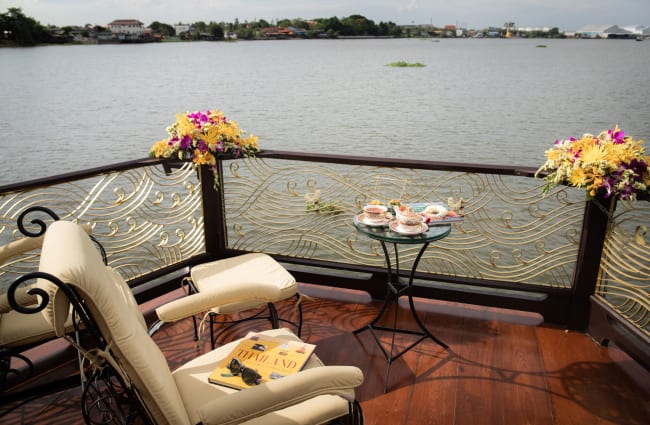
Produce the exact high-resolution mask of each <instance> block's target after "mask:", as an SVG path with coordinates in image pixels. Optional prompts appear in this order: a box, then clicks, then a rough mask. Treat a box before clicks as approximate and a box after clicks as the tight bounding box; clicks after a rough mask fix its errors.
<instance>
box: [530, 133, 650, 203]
mask: <svg viewBox="0 0 650 425" xmlns="http://www.w3.org/2000/svg"><path fill="white" fill-rule="evenodd" d="M642 144H643V141H642V140H635V139H634V138H633V137H632V136H628V135H626V134H625V132H623V131H621V129H620V128H619V127H618V126H616V127H615V128H614V129H613V130H612V129H610V130H606V131H603V132H601V133H600V134H599V135H598V136H594V135H593V134H585V135H583V136H582V137H581V138H580V139H575V138H573V137H572V138H569V139H566V140H556V141H555V144H554V146H553V148H551V149H549V150H547V151H546V158H547V160H546V162H545V163H544V165H542V166H541V167H540V168H539V169H538V170H537V173H536V174H535V176H536V177H537V176H539V175H540V174H542V173H546V177H545V178H546V186H545V187H544V190H543V193H544V194H546V193H548V191H549V190H551V189H552V188H553V187H555V186H557V185H560V184H569V185H571V186H574V187H579V188H584V189H585V190H586V191H587V196H588V198H590V199H591V198H593V197H595V196H597V195H602V196H603V197H604V198H606V199H608V198H610V197H611V196H614V197H615V198H617V199H620V200H631V201H634V200H636V198H637V195H639V194H646V195H647V194H648V193H649V192H648V191H649V189H650V175H649V174H648V162H649V161H650V157H648V156H645V155H644V153H645V150H644V148H643V146H642Z"/></svg>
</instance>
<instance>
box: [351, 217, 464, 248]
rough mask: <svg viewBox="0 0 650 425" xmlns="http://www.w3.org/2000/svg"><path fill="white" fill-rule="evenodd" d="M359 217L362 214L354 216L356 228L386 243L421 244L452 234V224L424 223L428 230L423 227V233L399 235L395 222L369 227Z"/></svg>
mask: <svg viewBox="0 0 650 425" xmlns="http://www.w3.org/2000/svg"><path fill="white" fill-rule="evenodd" d="M359 215H361V214H355V216H354V219H353V223H354V227H356V228H357V230H359V231H360V232H361V233H364V234H366V235H368V236H369V237H370V238H372V239H377V240H379V241H384V242H392V243H400V244H421V243H426V242H433V241H436V240H438V239H442V238H444V237H445V236H447V235H448V234H449V232H451V224H436V225H433V226H428V225H427V224H424V223H423V226H426V227H427V230H426V231H425V230H424V227H423V228H422V233H418V234H415V235H410V234H404V233H398V232H397V231H396V230H393V229H395V224H394V222H390V221H386V222H385V223H382V224H378V225H367V224H364V223H363V222H361V221H359ZM391 223H392V224H391ZM391 228H392V229H391Z"/></svg>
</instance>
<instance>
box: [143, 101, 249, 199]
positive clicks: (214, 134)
mask: <svg viewBox="0 0 650 425" xmlns="http://www.w3.org/2000/svg"><path fill="white" fill-rule="evenodd" d="M167 133H168V134H169V137H168V138H167V139H163V140H161V141H159V142H156V143H155V144H154V145H153V146H152V147H151V149H150V151H149V155H150V156H153V157H155V158H175V159H179V160H189V161H192V162H193V163H194V164H195V165H204V164H205V165H208V166H210V168H212V171H213V172H214V173H215V177H214V185H215V187H217V186H218V177H217V173H216V171H217V158H221V157H226V156H230V157H233V158H241V157H252V156H255V154H256V153H257V152H259V146H258V142H257V140H258V138H257V137H256V136H253V135H251V136H248V137H246V132H245V131H243V130H241V129H240V128H239V125H237V123H236V122H235V121H232V120H229V119H227V118H226V117H225V115H224V114H223V112H221V111H219V110H216V109H215V110H207V111H196V112H188V113H184V114H178V115H176V122H175V123H173V124H172V125H171V126H169V127H167Z"/></svg>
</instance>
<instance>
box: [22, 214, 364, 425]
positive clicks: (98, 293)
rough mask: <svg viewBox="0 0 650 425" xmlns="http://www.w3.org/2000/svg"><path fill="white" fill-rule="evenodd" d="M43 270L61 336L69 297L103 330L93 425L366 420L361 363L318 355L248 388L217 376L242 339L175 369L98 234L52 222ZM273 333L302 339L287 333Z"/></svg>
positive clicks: (98, 334) (90, 355) (96, 355)
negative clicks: (109, 262) (104, 423)
mask: <svg viewBox="0 0 650 425" xmlns="http://www.w3.org/2000/svg"><path fill="white" fill-rule="evenodd" d="M39 273H43V274H42V275H39V276H41V277H40V278H39V279H38V285H39V287H41V288H44V289H45V290H46V292H48V293H49V294H51V298H50V299H49V300H45V301H48V302H47V304H46V305H45V310H44V311H45V312H46V317H48V318H49V319H50V320H51V323H52V327H53V328H54V329H55V331H56V333H57V335H60V336H63V337H66V335H65V331H64V328H65V326H64V319H65V317H66V316H67V311H68V309H69V303H72V306H73V308H74V309H75V311H76V313H77V314H78V315H79V317H80V318H81V320H83V321H84V324H85V327H86V330H87V331H90V334H91V335H93V334H94V335H95V341H94V342H92V343H91V342H86V343H84V344H85V345H84V346H83V347H81V346H80V347H78V348H79V349H80V351H81V352H82V353H83V354H84V357H85V359H86V360H87V361H88V362H89V363H90V364H91V365H92V369H93V373H92V375H91V376H90V378H89V379H88V380H87V383H86V386H85V390H84V393H83V396H82V412H83V414H84V418H85V419H86V421H87V422H88V423H90V422H91V420H93V418H94V419H98V418H99V415H102V416H103V418H104V419H105V418H106V417H107V416H106V415H115V422H116V423H118V422H119V421H123V423H131V422H133V420H134V419H135V417H136V416H141V417H143V418H144V419H145V420H146V421H149V422H151V423H154V424H173V425H183V424H205V425H208V424H239V423H245V424H265V425H270V424H321V423H328V422H330V421H332V420H334V419H336V418H341V417H344V418H347V419H349V420H350V422H351V423H362V421H363V415H362V413H361V409H360V407H359V404H358V403H357V402H355V399H354V388H356V387H357V386H359V385H360V384H361V383H362V381H363V374H362V372H361V371H360V370H359V369H358V368H356V367H352V366H323V364H322V363H321V361H320V360H319V359H318V358H317V357H316V356H312V358H311V359H310V360H309V362H308V364H307V366H306V368H305V369H304V370H303V371H301V372H299V373H297V374H295V375H290V376H286V377H284V378H281V379H278V380H276V381H272V382H268V383H263V384H261V385H257V386H253V387H251V388H248V389H244V390H241V391H237V390H233V389H230V388H227V387H222V386H219V385H214V384H210V383H209V382H208V375H209V374H210V372H211V371H212V370H213V369H214V367H215V365H216V364H217V363H218V362H219V361H220V360H222V359H223V358H225V357H227V356H228V354H229V352H230V350H231V349H232V348H233V347H234V344H236V343H237V342H238V341H233V342H232V343H229V344H226V345H224V346H222V347H220V348H218V349H216V350H213V351H211V352H209V353H206V354H204V355H201V356H199V357H198V358H196V359H194V360H192V361H190V362H188V363H186V364H185V365H183V366H181V367H180V368H178V369H177V370H175V371H173V372H172V371H170V369H169V367H168V364H167V360H166V359H165V357H164V356H163V353H162V352H161V351H160V349H159V348H158V346H157V345H156V344H155V342H154V341H153V339H151V337H150V336H149V334H148V332H147V329H146V326H145V323H144V320H143V317H142V314H141V313H140V310H139V308H138V305H137V304H136V302H135V299H134V298H133V295H132V293H131V291H130V289H129V287H128V285H127V284H126V282H124V280H123V279H122V278H121V277H120V275H119V274H118V273H117V272H115V271H114V270H112V269H111V268H110V267H108V266H105V265H104V263H103V262H102V259H101V256H100V255H99V253H98V251H97V249H96V247H95V246H94V245H93V243H92V241H91V240H90V238H89V237H88V235H87V234H86V233H85V232H84V231H83V230H82V229H81V228H80V227H79V226H78V225H76V224H74V223H71V222H65V221H58V222H55V223H53V224H51V225H50V227H49V228H48V230H47V233H46V235H45V239H44V242H43V247H42V250H41V258H40V265H39ZM45 277H47V279H46V278H45ZM55 287H56V288H57V289H56V290H54V288H55ZM12 288H13V286H12ZM12 288H10V296H11V295H12V293H13V292H15V291H13V289H12ZM219 292H221V293H220V294H219V295H220V297H221V299H225V300H231V301H236V300H237V299H238V298H239V297H240V295H239V291H238V290H237V288H233V287H226V288H223V290H220V291H219ZM265 333H267V334H270V335H275V336H280V337H283V338H287V339H298V338H297V337H296V336H294V335H293V334H292V333H291V332H290V331H288V330H286V329H275V330H270V331H266V332H265ZM68 339H70V338H68ZM71 343H74V341H71Z"/></svg>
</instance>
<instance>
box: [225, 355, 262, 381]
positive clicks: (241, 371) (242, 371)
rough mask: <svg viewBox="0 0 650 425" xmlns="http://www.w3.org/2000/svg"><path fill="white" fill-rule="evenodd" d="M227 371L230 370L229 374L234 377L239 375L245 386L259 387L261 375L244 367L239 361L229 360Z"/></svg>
mask: <svg viewBox="0 0 650 425" xmlns="http://www.w3.org/2000/svg"><path fill="white" fill-rule="evenodd" d="M228 370H230V373H232V374H233V375H234V376H237V375H241V379H242V381H244V384H246V385H259V384H260V382H262V375H260V374H259V373H257V371H256V370H255V369H251V368H250V367H246V366H244V364H243V363H242V362H240V361H239V359H232V360H230V364H229V365H228Z"/></svg>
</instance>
